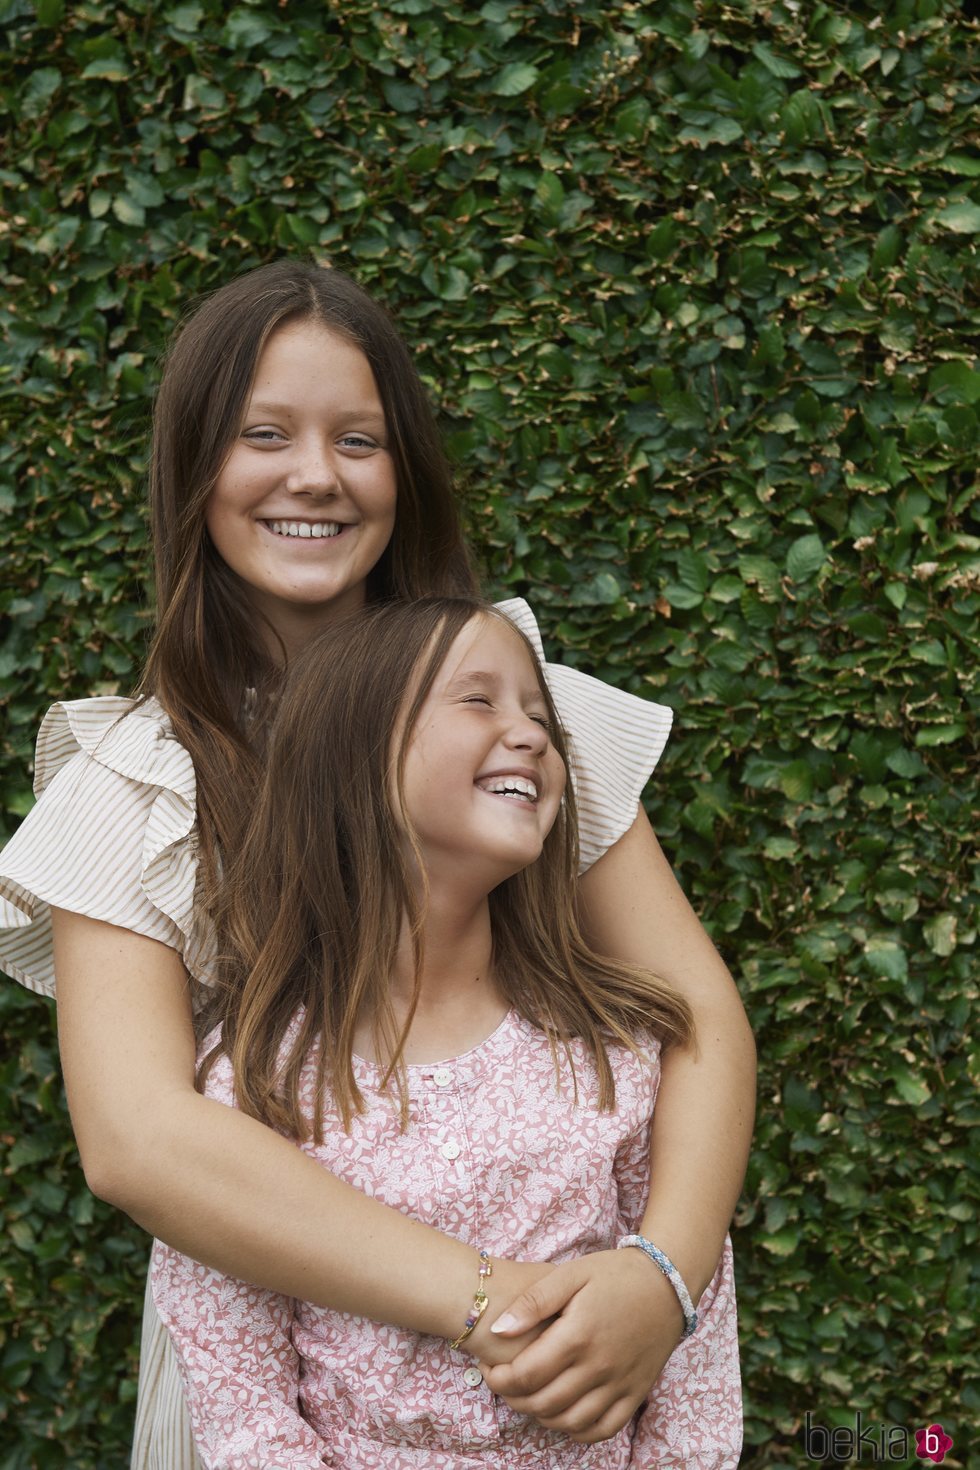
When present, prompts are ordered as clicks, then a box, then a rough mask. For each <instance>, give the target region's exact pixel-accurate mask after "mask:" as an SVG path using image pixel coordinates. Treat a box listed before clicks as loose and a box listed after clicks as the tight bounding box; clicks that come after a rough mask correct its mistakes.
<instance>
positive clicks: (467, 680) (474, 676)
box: [446, 669, 546, 704]
mask: <svg viewBox="0 0 980 1470" xmlns="http://www.w3.org/2000/svg"><path fill="white" fill-rule="evenodd" d="M474 684H482V685H484V686H485V687H486V688H488V689H499V688H500V684H501V678H500V675H499V674H492V673H489V672H487V671H486V670H484V669H467V670H465V671H464V672H463V673H462V674H457V676H456V678H455V679H452V680H450V682H449V683H448V684H447V685H446V693H447V694H458V693H459V692H460V690H461V689H465V688H472V687H473V685H474ZM531 688H532V686H531V685H530V684H528V685H527V688H526V690H525V691H524V693H523V697H524V698H525V699H526V700H528V701H529V700H530V699H532V698H534V699H539V700H540V701H541V703H542V704H545V703H546V700H545V697H544V695H543V694H542V692H541V689H540V687H539V685H538V684H537V682H536V681H535V684H534V686H533V688H534V692H533V695H532V693H531Z"/></svg>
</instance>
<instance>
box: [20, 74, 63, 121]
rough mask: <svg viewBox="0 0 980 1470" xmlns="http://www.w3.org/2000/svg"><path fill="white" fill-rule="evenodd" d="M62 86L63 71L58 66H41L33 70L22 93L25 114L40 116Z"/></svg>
mask: <svg viewBox="0 0 980 1470" xmlns="http://www.w3.org/2000/svg"><path fill="white" fill-rule="evenodd" d="M60 86H61V72H60V71H58V69H57V67H54V66H40V67H38V69H37V71H32V72H31V74H30V76H29V77H28V78H27V81H26V82H25V83H24V86H23V88H22V89H21V93H20V106H21V108H22V110H23V113H24V116H25V117H37V116H39V114H40V113H42V112H43V111H44V109H45V108H46V107H47V105H48V103H49V102H50V101H51V98H52V97H53V96H54V94H55V92H57V90H58V88H59V87H60Z"/></svg>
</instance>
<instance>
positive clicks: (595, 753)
mask: <svg viewBox="0 0 980 1470" xmlns="http://www.w3.org/2000/svg"><path fill="white" fill-rule="evenodd" d="M497 610H498V611H499V612H502V613H504V614H505V616H507V617H508V618H510V620H511V622H513V623H514V624H516V626H517V627H518V628H520V630H521V632H522V633H524V634H525V635H526V636H527V638H528V639H529V640H530V642H531V644H532V646H533V647H534V649H535V651H536V653H537V655H538V657H539V658H540V660H541V662H542V664H543V666H544V671H545V677H546V679H547V681H548V688H549V689H550V690H551V697H552V698H553V699H554V701H555V707H556V708H557V710H558V713H559V715H560V716H561V722H562V725H563V726H564V728H565V731H566V734H567V736H568V745H569V753H570V755H571V762H572V778H573V780H574V783H575V801H576V804H577V806H578V813H579V852H580V856H581V871H582V872H584V871H585V870H586V869H587V868H591V866H592V864H593V863H594V862H596V861H598V859H599V858H600V857H602V855H603V853H604V852H607V851H608V850H609V848H610V847H612V845H613V843H614V842H618V841H619V839H620V837H622V836H623V834H624V832H627V831H628V830H629V828H630V827H631V826H632V825H633V820H634V818H635V816H636V809H637V806H638V804H639V800H640V797H641V795H642V793H643V788H644V786H645V785H646V783H647V781H648V780H649V779H650V775H651V773H652V771H653V769H654V767H655V766H656V764H657V762H658V761H659V759H660V757H661V755H662V754H663V750H664V746H665V745H666V744H667V736H668V735H669V734H670V726H671V722H672V720H673V718H674V712H673V710H671V709H668V707H667V706H666V705H663V704H654V703H653V701H652V700H647V699H640V698H638V697H637V695H635V694H627V693H626V692H625V691H624V690H622V689H615V688H613V686H612V685H611V684H604V683H603V682H602V680H601V679H595V678H593V677H592V675H591V674H583V673H582V671H581V670H580V669H570V668H567V667H566V666H565V665H564V664H551V663H548V662H546V660H545V657H544V647H543V644H542V642H541V634H540V632H539V631H538V625H537V622H536V620H535V617H534V614H533V613H532V611H531V609H530V607H529V606H528V605H527V603H526V602H525V601H524V600H523V598H519V597H515V598H511V599H509V600H508V601H506V602H498V603H497Z"/></svg>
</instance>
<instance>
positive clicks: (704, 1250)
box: [636, 1210, 725, 1307]
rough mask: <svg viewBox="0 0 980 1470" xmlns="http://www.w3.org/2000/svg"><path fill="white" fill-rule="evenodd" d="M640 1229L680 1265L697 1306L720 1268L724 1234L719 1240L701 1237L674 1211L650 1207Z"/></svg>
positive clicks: (676, 1264)
mask: <svg viewBox="0 0 980 1470" xmlns="http://www.w3.org/2000/svg"><path fill="white" fill-rule="evenodd" d="M636 1233H637V1234H638V1235H642V1236H644V1237H645V1238H646V1239H647V1240H652V1241H655V1242H656V1244H657V1245H658V1246H659V1247H660V1249H661V1250H662V1251H664V1252H666V1254H667V1255H668V1256H669V1257H670V1259H671V1260H672V1261H673V1263H674V1265H675V1266H676V1267H677V1269H678V1271H679V1272H680V1273H681V1276H682V1277H683V1278H684V1283H685V1285H686V1287H687V1289H688V1291H689V1292H690V1294H691V1301H692V1303H693V1304H694V1306H695V1307H696V1306H697V1305H698V1302H699V1301H700V1300H701V1298H702V1296H703V1295H704V1293H705V1291H706V1290H707V1288H708V1285H709V1283H710V1281H711V1279H712V1277H713V1276H714V1274H715V1272H716V1271H717V1270H718V1263H719V1261H720V1260H721V1253H722V1250H723V1248H724V1244H725V1241H724V1236H722V1238H721V1240H718V1241H716V1240H715V1239H714V1238H713V1237H712V1238H711V1239H704V1238H699V1237H697V1236H696V1235H695V1234H694V1233H693V1232H692V1231H691V1230H690V1229H689V1228H688V1222H687V1221H681V1220H678V1219H677V1218H676V1217H675V1216H674V1214H673V1212H667V1211H660V1210H658V1211H656V1212H652V1211H650V1210H648V1211H647V1213H646V1214H645V1215H644V1216H643V1219H642V1221H641V1222H640V1224H639V1225H638V1226H637V1227H636Z"/></svg>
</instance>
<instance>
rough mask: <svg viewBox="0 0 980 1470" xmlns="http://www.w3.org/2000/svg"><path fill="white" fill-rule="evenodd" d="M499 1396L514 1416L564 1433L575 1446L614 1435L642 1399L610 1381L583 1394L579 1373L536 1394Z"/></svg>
mask: <svg viewBox="0 0 980 1470" xmlns="http://www.w3.org/2000/svg"><path fill="white" fill-rule="evenodd" d="M490 1386H491V1387H492V1384H491V1385H490ZM501 1397H503V1398H504V1399H505V1401H506V1402H507V1403H508V1404H509V1405H510V1407H511V1408H512V1409H513V1410H514V1411H515V1412H516V1413H518V1414H527V1415H529V1416H530V1417H531V1418H533V1419H536V1420H537V1421H538V1423H539V1424H542V1425H543V1426H544V1428H545V1429H554V1430H557V1431H559V1432H560V1433H562V1434H567V1435H568V1436H569V1437H570V1438H571V1439H574V1440H575V1441H577V1442H578V1443H579V1444H596V1443H597V1442H598V1441H599V1440H602V1439H609V1438H610V1436H612V1435H614V1434H617V1433H618V1432H619V1430H620V1429H622V1428H623V1426H624V1425H625V1424H628V1423H629V1421H630V1419H631V1418H632V1417H633V1414H634V1413H635V1412H636V1409H637V1407H638V1405H639V1402H642V1396H641V1397H640V1399H639V1400H638V1399H636V1398H630V1397H625V1396H624V1395H623V1391H622V1388H621V1386H620V1385H619V1384H617V1383H616V1382H614V1381H612V1380H611V1381H610V1382H608V1383H604V1384H602V1385H600V1386H599V1387H597V1388H589V1389H588V1390H587V1391H583V1383H582V1378H581V1374H580V1373H578V1372H576V1371H570V1372H567V1373H564V1374H562V1375H561V1376H560V1377H559V1378H557V1379H556V1380H555V1381H554V1382H553V1383H550V1384H549V1385H548V1386H547V1388H545V1389H543V1390H540V1391H538V1392H537V1393H532V1394H528V1395H525V1396H522V1397H517V1396H511V1395H510V1394H504V1395H501Z"/></svg>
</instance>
